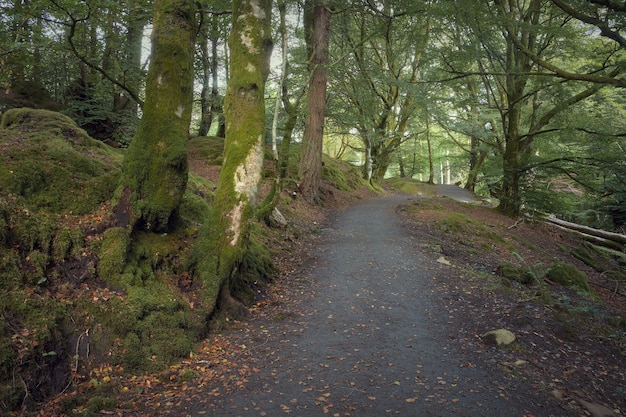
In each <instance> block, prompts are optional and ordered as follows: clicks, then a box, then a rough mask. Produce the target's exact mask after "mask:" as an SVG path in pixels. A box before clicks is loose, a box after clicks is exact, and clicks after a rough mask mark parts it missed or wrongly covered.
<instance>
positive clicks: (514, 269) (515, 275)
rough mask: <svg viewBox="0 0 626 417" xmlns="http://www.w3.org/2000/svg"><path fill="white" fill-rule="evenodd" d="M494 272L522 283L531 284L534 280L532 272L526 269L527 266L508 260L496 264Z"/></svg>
mask: <svg viewBox="0 0 626 417" xmlns="http://www.w3.org/2000/svg"><path fill="white" fill-rule="evenodd" d="M496 273H497V274H498V275H499V276H501V277H503V278H507V279H510V280H512V281H517V282H519V283H521V284H524V285H529V284H532V283H533V282H534V281H535V278H534V276H533V274H532V273H531V272H530V271H529V270H528V268H524V267H521V266H518V265H515V264H512V263H509V262H503V263H501V264H500V265H498V268H497V270H496Z"/></svg>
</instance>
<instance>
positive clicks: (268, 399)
mask: <svg viewBox="0 0 626 417" xmlns="http://www.w3.org/2000/svg"><path fill="white" fill-rule="evenodd" d="M406 202H407V197H387V198H380V199H374V200H369V201H365V202H363V203H360V204H358V205H356V206H354V207H352V208H350V209H348V210H346V211H345V212H342V213H340V214H339V216H338V217H337V218H336V219H335V220H334V221H333V222H332V223H331V224H330V226H329V227H328V228H326V229H323V230H322V231H321V234H320V238H319V240H320V244H319V246H318V247H317V248H316V249H315V252H314V253H313V254H312V255H313V257H312V260H311V262H310V263H309V264H308V265H307V268H306V270H304V271H299V273H294V276H293V277H292V278H293V279H294V280H304V281H307V282H309V283H310V285H306V286H305V287H303V288H304V289H303V290H302V294H301V300H302V304H301V305H300V306H299V308H294V309H292V310H289V311H284V313H283V315H282V316H281V317H280V320H276V319H275V320H273V321H268V320H267V319H266V318H259V319H253V320H251V321H250V322H249V323H247V324H246V327H247V330H246V332H239V333H237V332H234V333H233V334H230V335H229V337H234V338H237V339H239V338H245V339H247V344H248V350H247V351H246V352H245V354H242V357H241V358H240V359H241V360H242V361H248V362H249V365H248V366H250V367H252V368H254V369H255V372H254V373H252V374H251V375H248V376H247V377H246V378H245V380H244V381H242V382H241V384H238V387H237V388H236V389H234V390H232V392H230V393H228V395H219V394H214V395H213V398H212V399H211V400H210V401H209V402H202V403H193V402H189V403H187V404H184V405H183V408H184V410H179V411H180V412H181V413H183V412H184V413H186V414H187V415H190V416H196V415H217V416H277V415H282V414H290V415H295V416H303V417H306V416H321V415H333V416H334V415H336V416H383V415H390V414H391V415H402V416H503V415H507V416H557V415H566V413H564V410H563V409H562V408H560V407H559V404H558V403H557V401H556V400H555V399H553V397H551V396H550V395H549V394H548V393H546V392H544V391H543V390H541V389H539V388H537V387H532V386H529V385H528V384H527V383H526V382H525V381H524V380H523V378H515V377H511V375H510V374H509V375H508V376H507V375H505V374H504V373H503V372H502V370H501V369H500V368H499V365H498V359H497V357H498V350H497V349H496V348H489V347H486V346H484V345H483V344H482V343H471V344H466V343H465V341H466V340H467V339H466V338H462V337H459V334H460V332H465V334H471V333H472V332H476V331H482V330H485V329H463V327H464V317H459V316H458V315H457V314H455V311H454V307H451V306H454V304H456V303H463V300H462V297H461V298H459V296H458V294H457V295H451V294H449V293H446V292H445V291H440V289H438V286H437V285H436V283H435V278H436V277H441V276H446V277H448V278H450V277H452V276H453V275H456V274H459V272H458V271H457V270H455V269H454V268H453V267H451V266H448V265H444V264H441V263H439V262H437V260H436V259H435V258H434V257H433V254H432V253H428V254H427V253H426V252H425V251H423V250H422V248H423V243H422V242H419V241H418V240H417V239H415V238H413V237H411V234H410V233H408V228H407V227H405V225H404V224H403V223H402V221H401V219H400V217H399V216H398V215H397V208H398V206H400V205H402V204H404V203H406ZM459 278H460V277H459ZM455 294H456V292H455ZM450 297H454V298H455V299H454V300H451V299H450ZM240 341H241V340H240ZM172 411H174V410H172ZM181 415H182V414H181Z"/></svg>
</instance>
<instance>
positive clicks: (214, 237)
mask: <svg viewBox="0 0 626 417" xmlns="http://www.w3.org/2000/svg"><path fill="white" fill-rule="evenodd" d="M271 6H272V1H271V0H233V8H232V9H233V15H232V29H231V33H230V37H229V41H228V42H229V47H230V51H231V54H230V71H231V77H230V79H229V81H228V88H227V91H226V97H225V103H224V112H225V118H226V142H225V148H224V163H223V165H222V170H221V172H220V181H219V185H218V187H217V190H216V194H215V203H214V206H213V213H212V216H211V219H210V220H209V221H207V222H206V223H205V226H204V228H203V230H202V232H201V236H200V242H199V243H198V246H197V247H196V251H199V252H200V253H199V255H198V256H199V257H200V261H199V264H198V268H199V274H200V276H201V278H202V281H203V285H204V297H203V298H204V302H205V305H204V308H205V309H206V310H207V311H212V310H213V309H214V307H215V305H216V303H217V302H218V297H220V307H222V308H225V309H228V308H229V306H230V302H231V301H232V298H231V296H230V292H231V291H230V288H231V285H232V284H233V281H234V280H236V273H237V269H238V267H239V265H240V263H241V261H242V258H243V255H244V253H245V251H246V248H247V245H248V234H249V229H250V221H251V220H252V218H253V211H254V208H255V206H256V199H257V194H258V185H259V182H260V180H261V173H262V169H263V144H264V138H265V102H264V98H265V97H264V95H265V82H266V80H267V77H268V75H269V64H270V56H271V52H272V40H271V34H272V31H271V27H270V23H271Z"/></svg>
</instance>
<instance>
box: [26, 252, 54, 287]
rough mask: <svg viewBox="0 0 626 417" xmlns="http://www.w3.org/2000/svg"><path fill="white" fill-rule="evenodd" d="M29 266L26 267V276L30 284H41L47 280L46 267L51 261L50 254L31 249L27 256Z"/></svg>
mask: <svg viewBox="0 0 626 417" xmlns="http://www.w3.org/2000/svg"><path fill="white" fill-rule="evenodd" d="M26 262H28V265H29V267H28V268H25V270H26V273H25V278H26V281H27V282H28V283H29V284H32V285H41V284H43V283H45V282H46V281H47V277H46V269H47V267H48V263H49V262H50V256H48V255H47V254H45V253H42V252H40V251H38V250H33V251H31V252H30V253H29V254H28V255H27V256H26Z"/></svg>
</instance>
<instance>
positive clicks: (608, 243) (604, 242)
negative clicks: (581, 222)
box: [548, 219, 626, 253]
mask: <svg viewBox="0 0 626 417" xmlns="http://www.w3.org/2000/svg"><path fill="white" fill-rule="evenodd" d="M557 220H558V219H557ZM548 222H549V223H550V225H551V226H554V227H557V228H559V229H561V230H565V231H567V232H570V233H574V234H576V235H578V236H580V237H582V238H583V239H584V240H586V241H587V242H591V243H594V244H596V245H600V246H604V247H606V248H610V249H613V250H615V251H618V252H622V253H623V252H625V251H626V248H624V245H622V244H621V243H619V242H616V241H614V240H610V239H605V238H603V237H600V236H595V235H591V234H588V233H583V232H581V231H579V230H575V229H572V228H570V227H566V226H561V225H560V224H558V223H555V222H552V221H548ZM583 227H584V226H583Z"/></svg>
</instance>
